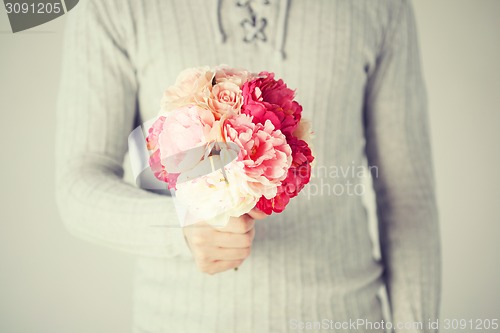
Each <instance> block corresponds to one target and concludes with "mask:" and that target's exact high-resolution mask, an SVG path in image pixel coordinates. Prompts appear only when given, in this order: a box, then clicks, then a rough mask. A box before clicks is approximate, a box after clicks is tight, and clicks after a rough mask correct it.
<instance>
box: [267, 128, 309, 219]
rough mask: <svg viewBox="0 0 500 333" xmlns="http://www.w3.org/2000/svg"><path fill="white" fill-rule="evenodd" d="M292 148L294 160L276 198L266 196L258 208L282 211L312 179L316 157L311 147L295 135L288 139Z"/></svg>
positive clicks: (269, 212) (268, 212)
mask: <svg viewBox="0 0 500 333" xmlns="http://www.w3.org/2000/svg"><path fill="white" fill-rule="evenodd" d="M288 144H289V145H290V147H291V149H292V157H293V162H292V165H291V166H290V168H289V169H288V172H287V177H286V178H285V179H284V180H283V182H282V183H281V185H280V186H279V187H278V190H277V194H276V196H275V197H274V198H271V199H268V198H265V197H264V196H263V197H261V198H260V200H259V202H258V203H257V208H259V209H260V210H261V211H263V212H264V213H266V214H268V215H269V214H271V213H272V212H273V211H274V212H276V213H280V212H282V211H283V210H284V209H285V207H286V205H287V204H288V202H289V201H290V199H291V198H293V197H296V196H297V195H298V194H299V192H300V191H301V190H302V189H303V188H304V186H305V185H306V184H307V183H309V180H310V179H311V163H312V161H313V160H314V157H313V156H312V154H311V149H310V148H309V146H308V145H307V143H306V142H305V141H303V140H299V139H297V138H295V137H291V138H289V139H288Z"/></svg>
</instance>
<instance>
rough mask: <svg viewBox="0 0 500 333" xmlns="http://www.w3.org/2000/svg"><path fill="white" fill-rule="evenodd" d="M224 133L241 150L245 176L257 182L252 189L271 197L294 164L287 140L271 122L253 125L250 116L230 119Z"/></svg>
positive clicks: (225, 125) (239, 157) (225, 124)
mask: <svg viewBox="0 0 500 333" xmlns="http://www.w3.org/2000/svg"><path fill="white" fill-rule="evenodd" d="M224 133H225V135H226V140H227V141H231V142H234V143H236V144H237V145H238V146H239V147H240V152H239V154H238V161H241V162H242V163H243V166H244V171H245V173H246V175H247V176H248V177H250V178H251V179H253V180H254V182H253V183H252V184H250V186H251V187H252V188H253V189H254V190H255V191H256V192H258V193H262V195H264V196H265V197H266V198H272V197H273V196H274V195H275V194H276V190H277V187H278V186H279V185H280V184H281V181H282V180H283V179H285V177H286V176H287V170H288V168H289V167H290V165H291V163H292V150H291V148H290V146H289V145H288V144H287V142H286V137H285V136H284V135H283V133H281V131H277V130H275V129H274V126H273V125H272V124H271V122H270V121H266V122H265V123H264V124H254V123H253V122H252V119H251V118H250V117H249V116H247V115H239V116H235V117H233V118H229V119H227V120H226V121H225V123H224Z"/></svg>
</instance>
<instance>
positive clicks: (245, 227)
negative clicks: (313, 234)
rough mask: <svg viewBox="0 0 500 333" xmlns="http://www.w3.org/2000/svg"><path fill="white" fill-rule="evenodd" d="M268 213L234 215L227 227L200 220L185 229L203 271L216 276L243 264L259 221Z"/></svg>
mask: <svg viewBox="0 0 500 333" xmlns="http://www.w3.org/2000/svg"><path fill="white" fill-rule="evenodd" d="M266 216H267V215H266V214H264V213H263V212H261V211H259V210H257V209H255V208H254V209H253V210H252V211H250V212H249V213H247V214H245V215H242V216H240V217H231V219H230V220H229V222H228V223H227V225H226V226H225V227H224V228H216V227H212V226H211V225H209V224H207V223H205V222H199V223H196V224H193V225H190V226H187V227H185V228H184V236H185V237H186V240H187V243H188V245H189V247H190V248H191V252H192V254H193V257H194V260H195V262H196V265H197V266H198V268H199V269H200V271H202V272H204V273H207V274H210V275H213V274H215V273H220V272H224V271H227V270H229V269H232V268H235V267H238V266H240V265H241V264H242V263H243V261H244V260H245V259H246V258H247V257H248V256H249V255H250V252H251V248H252V242H253V238H254V236H255V229H254V225H255V220H256V219H257V220H260V219H263V218H264V217H266Z"/></svg>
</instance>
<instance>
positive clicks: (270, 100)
mask: <svg viewBox="0 0 500 333" xmlns="http://www.w3.org/2000/svg"><path fill="white" fill-rule="evenodd" d="M242 92H243V105H242V107H241V113H243V114H247V115H250V116H253V122H254V123H259V124H263V123H264V122H265V121H266V120H269V121H271V123H272V124H273V125H274V127H275V129H277V130H281V132H282V133H283V134H285V136H286V137H287V138H288V137H290V136H291V135H292V133H293V131H294V130H295V129H296V128H297V125H298V123H299V121H300V118H301V113H302V106H301V105H300V104H299V103H297V102H296V101H294V97H295V92H294V91H293V90H291V89H290V88H288V87H287V86H286V84H285V83H284V82H283V80H281V79H280V80H276V79H275V78H274V73H268V72H261V73H259V76H258V77H257V78H256V79H253V80H251V81H248V82H246V83H245V84H243V86H242Z"/></svg>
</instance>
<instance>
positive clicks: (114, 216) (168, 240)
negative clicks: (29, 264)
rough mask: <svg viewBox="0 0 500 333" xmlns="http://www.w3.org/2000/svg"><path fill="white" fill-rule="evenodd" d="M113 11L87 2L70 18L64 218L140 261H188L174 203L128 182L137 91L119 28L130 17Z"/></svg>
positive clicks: (62, 114)
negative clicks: (126, 173) (126, 158)
mask: <svg viewBox="0 0 500 333" xmlns="http://www.w3.org/2000/svg"><path fill="white" fill-rule="evenodd" d="M115 10H116V8H110V2H108V1H102V2H95V3H94V2H93V1H91V0H88V1H81V3H80V4H79V5H78V6H77V7H76V8H75V9H74V10H73V11H71V12H70V13H69V14H68V18H67V22H66V24H67V25H66V33H65V39H64V55H63V63H62V74H61V75H62V77H61V83H60V91H59V98H58V105H57V108H58V110H57V114H58V115H57V119H58V124H57V149H56V160H57V162H56V168H57V170H56V173H57V175H56V179H57V185H56V188H57V189H56V192H57V193H56V197H57V203H58V207H59V211H60V214H61V216H62V219H63V221H64V223H65V225H66V226H67V228H68V230H69V231H70V232H71V233H73V234H74V235H76V236H78V237H80V238H83V239H85V240H89V241H92V242H95V243H98V244H101V245H104V246H108V247H111V248H114V249H117V250H122V251H126V252H129V253H133V254H136V255H141V256H152V257H174V256H180V257H189V256H190V252H189V249H188V247H187V245H186V243H185V240H184V236H183V233H182V229H181V228H180V227H179V224H178V222H177V217H176V213H175V208H174V205H173V202H172V199H171V197H169V196H162V195H158V194H153V193H151V192H147V191H144V190H141V189H139V188H137V187H134V186H132V185H129V184H127V183H126V182H124V181H123V173H124V171H123V167H122V165H123V161H124V155H125V154H126V152H127V147H128V144H127V137H128V134H129V133H130V131H131V130H132V128H133V126H134V119H135V114H136V105H137V90H138V83H137V79H136V74H135V70H134V66H133V63H132V62H131V59H130V57H129V54H128V52H127V48H126V46H125V44H126V43H125V42H124V41H125V40H126V38H125V36H124V34H125V32H124V31H125V30H124V29H122V28H121V26H124V25H125V23H126V22H127V21H126V20H127V16H126V15H123V14H122V13H118V12H114V11H115ZM122 11H123V10H122ZM118 19H119V20H118ZM118 22H119V23H118ZM124 22H125V23H124ZM155 225H156V227H155ZM158 225H165V226H167V227H158Z"/></svg>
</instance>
